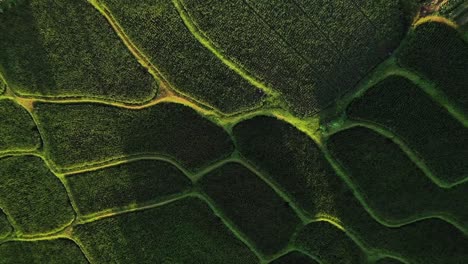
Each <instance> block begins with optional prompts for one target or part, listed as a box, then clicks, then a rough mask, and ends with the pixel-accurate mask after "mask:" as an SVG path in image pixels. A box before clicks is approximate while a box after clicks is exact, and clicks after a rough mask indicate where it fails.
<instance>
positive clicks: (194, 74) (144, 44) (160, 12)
mask: <svg viewBox="0 0 468 264" xmlns="http://www.w3.org/2000/svg"><path fill="white" fill-rule="evenodd" d="M101 2H103V4H104V5H105V6H106V8H107V9H109V11H110V12H111V13H112V15H113V16H114V17H115V19H116V20H117V21H118V23H119V24H120V25H121V26H122V27H123V29H124V31H125V33H126V34H127V35H128V36H129V37H130V39H131V40H133V41H134V43H135V45H136V46H137V47H138V48H139V49H141V51H142V52H143V53H144V54H145V55H146V56H148V58H149V59H150V61H151V62H152V63H153V64H154V65H155V66H156V68H158V70H159V71H161V73H162V74H163V76H164V78H166V79H167V80H168V81H169V83H170V84H172V85H173V86H174V87H175V88H176V89H177V90H179V91H181V92H182V93H184V94H187V95H188V96H190V97H193V98H195V99H197V100H200V101H202V102H205V103H207V104H209V105H211V106H213V107H215V108H217V109H219V110H221V111H222V112H226V113H230V112H236V111H240V110H242V109H245V108H251V107H254V106H256V105H257V104H259V103H260V101H261V100H262V97H263V93H262V91H261V90H259V89H257V88H256V87H254V86H252V85H251V84H250V83H249V82H247V81H246V80H244V79H243V78H242V77H241V76H239V75H237V74H236V73H235V72H234V71H233V70H231V69H229V68H228V67H227V66H226V65H224V64H223V63H222V62H221V61H220V60H219V59H218V58H217V57H216V56H215V55H214V54H212V53H211V52H210V51H209V50H208V49H207V48H205V47H204V46H203V45H202V44H201V43H199V42H198V40H197V39H196V38H195V37H194V36H193V35H192V34H191V33H190V31H189V30H188V29H187V27H186V26H185V25H184V22H183V20H182V19H181V17H180V16H179V14H178V13H177V10H176V9H175V7H174V5H173V4H172V2H171V1H170V0H139V1H133V0H123V1H122V0H103V1H101Z"/></svg>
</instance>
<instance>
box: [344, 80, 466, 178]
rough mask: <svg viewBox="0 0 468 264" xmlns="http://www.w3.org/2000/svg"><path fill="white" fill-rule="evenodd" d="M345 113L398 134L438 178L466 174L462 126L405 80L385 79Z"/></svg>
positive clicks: (464, 175)
mask: <svg viewBox="0 0 468 264" xmlns="http://www.w3.org/2000/svg"><path fill="white" fill-rule="evenodd" d="M395 102H398V103H395ZM415 105H417V107H415ZM347 113H348V115H349V116H350V117H351V118H352V119H356V120H359V121H364V122H370V123H373V124H376V125H378V126H381V127H382V128H383V129H388V130H390V131H392V132H393V133H394V134H395V135H396V136H398V137H401V138H402V140H403V141H404V142H405V144H407V145H408V146H409V147H410V148H411V149H412V150H414V151H415V152H416V155H417V156H420V157H421V158H422V159H423V160H424V162H425V163H426V164H427V166H428V167H429V168H430V169H431V170H432V171H433V172H434V174H435V175H436V177H438V178H439V179H440V180H441V181H443V182H447V183H454V182H457V181H460V180H463V179H464V178H466V177H468V163H467V162H466V161H467V159H468V133H467V130H466V127H465V126H464V125H463V124H461V123H460V122H459V121H458V120H456V119H455V118H454V117H452V116H451V115H450V113H448V111H447V110H446V109H444V108H443V107H441V106H440V105H438V104H437V103H436V102H434V101H432V100H431V98H430V97H429V96H428V95H427V94H425V93H424V92H423V91H422V90H421V89H420V88H419V87H418V86H416V85H415V84H413V83H412V82H410V81H409V80H407V79H405V78H402V77H394V76H391V77H389V78H387V79H385V80H384V81H382V82H380V83H378V84H377V85H375V86H374V87H372V88H371V89H370V90H369V91H368V92H366V93H365V94H364V95H363V96H362V97H360V98H357V99H356V100H355V101H353V102H352V103H351V105H350V106H349V109H348V111H347Z"/></svg>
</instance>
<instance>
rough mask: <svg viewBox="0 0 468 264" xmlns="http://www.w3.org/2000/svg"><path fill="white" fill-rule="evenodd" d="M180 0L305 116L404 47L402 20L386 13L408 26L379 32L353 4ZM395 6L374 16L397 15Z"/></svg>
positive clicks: (223, 48) (217, 42)
mask: <svg viewBox="0 0 468 264" xmlns="http://www.w3.org/2000/svg"><path fill="white" fill-rule="evenodd" d="M176 2H179V3H180V4H182V5H183V7H182V8H185V11H186V12H187V13H188V19H190V20H193V23H194V24H195V25H196V26H197V27H199V30H200V31H201V32H202V33H204V34H206V38H207V39H208V40H209V41H212V42H213V44H214V46H216V47H217V48H218V49H219V51H220V52H221V53H223V54H224V55H226V56H227V57H229V58H231V59H232V60H233V61H234V62H236V63H237V64H238V65H240V66H241V67H244V68H246V70H247V71H249V72H250V73H251V75H252V76H254V77H256V78H257V79H259V80H261V81H263V82H265V83H267V84H268V85H270V86H272V87H273V89H276V90H277V91H279V92H280V93H282V95H283V97H284V99H285V100H286V102H287V103H288V104H289V106H290V108H291V109H292V110H293V111H294V112H296V113H297V114H299V115H309V114H313V113H316V112H318V111H319V110H321V109H322V108H324V107H325V106H328V105H329V104H331V103H332V102H333V101H334V100H335V99H336V98H338V96H339V95H341V94H342V93H343V92H344V91H346V90H348V89H350V88H352V87H353V86H354V85H355V84H356V83H357V82H358V81H359V80H360V79H361V78H362V77H363V76H364V75H365V74H367V73H368V72H369V71H370V70H371V69H372V68H373V67H375V66H376V65H377V64H378V63H379V62H381V61H382V59H383V58H385V57H387V56H388V51H391V50H393V49H394V48H396V42H399V40H400V39H401V38H402V37H403V33H404V28H405V27H404V26H403V25H401V23H402V19H400V17H399V16H395V15H393V16H388V15H382V17H384V18H385V19H384V21H385V22H386V23H393V24H395V25H401V27H398V26H394V27H392V30H395V32H391V34H385V35H383V34H379V30H380V27H378V26H375V25H373V24H372V23H371V21H369V19H368V18H366V17H365V14H363V12H362V11H361V10H360V8H358V7H356V5H355V4H354V3H353V2H352V1H351V0H345V1H343V0H339V1H312V2H310V1H293V0H287V1H242V0H235V1H229V3H225V2H222V1H215V0H211V1H200V0H177V1H176ZM391 2H396V1H391ZM395 5H396V4H394V5H384V6H380V7H379V8H375V9H372V10H370V8H372V7H368V10H367V11H369V12H371V13H376V16H377V14H385V13H387V12H389V13H392V14H394V13H395V12H399V9H398V8H396V6H395ZM379 22H382V21H379ZM387 30H388V28H386V29H384V30H381V31H385V32H386V31H387ZM396 32H397V33H396ZM369 36H373V37H369ZM337 75H338V76H340V77H339V78H336V76H337ZM331 76H333V77H331ZM344 76H346V77H344Z"/></svg>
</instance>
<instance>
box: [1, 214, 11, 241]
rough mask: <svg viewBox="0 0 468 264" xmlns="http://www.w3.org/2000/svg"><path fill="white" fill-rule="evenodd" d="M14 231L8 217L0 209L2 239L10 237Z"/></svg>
mask: <svg viewBox="0 0 468 264" xmlns="http://www.w3.org/2000/svg"><path fill="white" fill-rule="evenodd" d="M12 230H13V229H12V227H11V225H10V222H8V219H7V216H6V215H5V213H4V212H3V211H2V210H1V209H0V239H2V238H4V237H6V236H8V235H9V234H10V232H11V231H12Z"/></svg>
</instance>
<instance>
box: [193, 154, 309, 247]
mask: <svg viewBox="0 0 468 264" xmlns="http://www.w3.org/2000/svg"><path fill="white" fill-rule="evenodd" d="M200 185H201V188H202V190H203V191H204V192H205V193H207V195H208V196H209V197H210V198H211V199H213V201H214V203H215V204H216V205H217V206H219V208H220V210H221V211H222V212H224V214H225V215H226V216H227V217H228V218H229V219H230V220H231V221H232V222H233V223H234V225H236V226H238V228H239V230H241V231H242V232H244V233H245V234H246V235H247V237H248V238H250V239H251V240H252V241H253V242H254V244H255V245H256V246H257V247H258V248H259V250H260V251H262V252H264V253H265V254H274V253H275V252H278V251H279V250H281V249H282V248H285V247H286V246H287V244H288V241H289V239H290V237H291V235H292V234H293V233H294V231H295V230H296V227H297V225H298V224H299V222H300V220H299V218H298V217H297V216H296V214H295V213H294V211H293V210H292V209H291V207H290V206H289V204H288V203H286V202H285V201H284V200H282V199H281V198H280V197H279V196H278V194H276V193H275V192H274V191H273V190H272V189H271V188H270V187H269V186H268V185H267V184H266V183H265V182H263V181H262V180H261V179H259V178H258V177H257V176H256V175H255V174H254V173H253V172H252V171H250V170H248V169H247V168H245V167H243V166H242V165H240V164H238V163H228V164H226V165H223V166H222V167H220V168H218V169H216V170H214V171H212V172H210V173H208V174H207V175H205V176H204V177H203V179H202V180H201V181H200Z"/></svg>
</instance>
